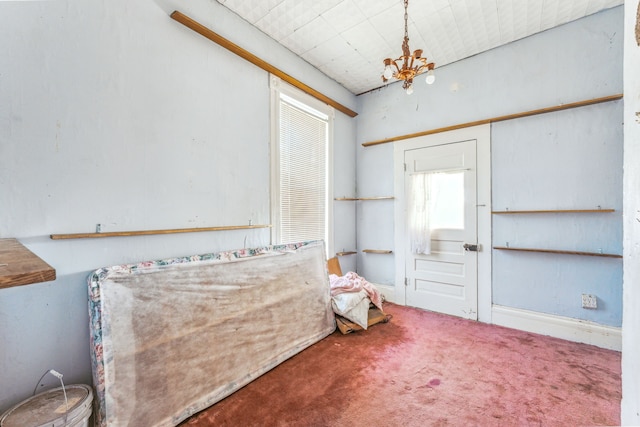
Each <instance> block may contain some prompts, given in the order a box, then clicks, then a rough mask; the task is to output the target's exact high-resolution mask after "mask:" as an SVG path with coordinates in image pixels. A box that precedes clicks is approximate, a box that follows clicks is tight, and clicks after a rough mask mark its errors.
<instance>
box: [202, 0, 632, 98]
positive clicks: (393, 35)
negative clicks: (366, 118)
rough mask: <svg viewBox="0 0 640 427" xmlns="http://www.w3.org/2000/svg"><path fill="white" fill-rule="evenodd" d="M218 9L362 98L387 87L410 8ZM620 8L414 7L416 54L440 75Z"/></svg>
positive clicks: (301, 3)
mask: <svg viewBox="0 0 640 427" xmlns="http://www.w3.org/2000/svg"><path fill="white" fill-rule="evenodd" d="M217 1H218V3H220V4H222V5H224V6H225V7H227V8H229V9H230V10H232V11H233V12H235V13H237V14H238V15H239V16H241V17H242V18H243V19H245V20H246V21H248V22H249V23H251V24H252V25H254V26H256V27H257V28H259V29H260V30H262V31H263V32H264V33H265V34H267V35H268V36H270V37H271V38H273V39H275V40H276V41H278V42H280V43H281V44H282V45H283V46H285V47H287V48H288V49H290V50H291V51H293V52H295V53H297V54H298V55H300V56H301V57H302V58H304V59H305V60H306V61H307V62H309V63H310V64H312V65H314V66H316V67H317V68H318V69H320V70H321V71H322V72H324V73H325V74H327V75H328V76H329V77H331V78H333V79H334V80H336V81H337V82H339V83H340V84H342V85H344V86H345V87H346V88H347V89H349V90H350V91H351V92H353V93H356V94H357V93H362V92H366V91H368V90H371V89H374V88H376V87H379V86H381V85H382V82H381V80H380V74H381V72H382V60H383V59H384V58H386V57H392V58H397V57H398V56H400V55H401V53H402V51H401V44H402V38H403V36H404V2H403V0H320V1H318V0H217ZM621 4H623V0H411V1H410V3H409V7H408V15H409V39H410V41H409V44H410V49H411V50H415V49H423V50H424V55H425V56H427V58H429V60H432V61H434V62H435V63H436V68H437V67H441V66H443V65H446V64H449V63H452V62H455V61H459V60H460V59H463V58H465V57H468V56H470V55H474V54H477V53H480V52H482V51H485V50H487V49H491V48H494V47H496V46H499V45H501V44H505V43H509V42H511V41H514V40H518V39H521V38H523V37H526V36H529V35H531V34H535V33H537V32H539V31H542V30H544V29H548V28H552V27H554V26H557V25H561V24H564V23H566V22H570V21H573V20H575V19H579V18H581V17H583V16H586V15H590V14H592V13H596V12H599V11H600V10H603V9H607V8H610V7H614V6H618V5H621ZM214 31H215V29H214ZM234 42H236V43H241V42H242V41H241V40H235V41H234Z"/></svg>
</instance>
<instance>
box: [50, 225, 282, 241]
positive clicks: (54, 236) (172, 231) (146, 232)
mask: <svg viewBox="0 0 640 427" xmlns="http://www.w3.org/2000/svg"><path fill="white" fill-rule="evenodd" d="M270 227H272V226H271V225H270V224H269V225H228V226H223V227H199V228H174V229H168V230H142V231H109V232H104V233H102V232H101V233H75V234H52V235H51V236H50V237H51V239H52V240H64V239H97V238H102V237H124V236H149V235H154V234H176V233H197V232H202V231H226V230H249V229H253V228H270Z"/></svg>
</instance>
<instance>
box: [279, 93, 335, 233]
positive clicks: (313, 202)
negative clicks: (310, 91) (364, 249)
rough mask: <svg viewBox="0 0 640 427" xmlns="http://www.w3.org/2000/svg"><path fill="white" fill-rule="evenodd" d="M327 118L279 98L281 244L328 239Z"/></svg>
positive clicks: (296, 103)
mask: <svg viewBox="0 0 640 427" xmlns="http://www.w3.org/2000/svg"><path fill="white" fill-rule="evenodd" d="M327 141H328V117H327V116H326V115H323V114H322V113H320V112H317V111H315V110H313V109H311V108H309V107H307V106H305V105H303V104H301V103H299V102H297V101H296V100H294V99H292V98H289V97H287V96H285V95H281V97H280V141H279V144H280V145H279V160H280V162H279V163H280V171H279V172H280V179H279V181H280V188H279V190H280V191H279V192H280V223H279V231H280V243H291V242H299V241H305V240H320V239H326V238H327V231H326V230H327V212H326V211H327V144H328V142H327Z"/></svg>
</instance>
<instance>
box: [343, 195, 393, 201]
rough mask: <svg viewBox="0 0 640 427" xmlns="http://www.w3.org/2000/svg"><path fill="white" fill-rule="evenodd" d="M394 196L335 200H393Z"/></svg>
mask: <svg viewBox="0 0 640 427" xmlns="http://www.w3.org/2000/svg"><path fill="white" fill-rule="evenodd" d="M393 199H395V197H394V196H380V197H336V198H335V199H333V200H393Z"/></svg>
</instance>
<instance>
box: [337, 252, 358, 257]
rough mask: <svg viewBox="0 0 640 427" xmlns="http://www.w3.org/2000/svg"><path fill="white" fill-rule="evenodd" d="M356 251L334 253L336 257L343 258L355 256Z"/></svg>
mask: <svg viewBox="0 0 640 427" xmlns="http://www.w3.org/2000/svg"><path fill="white" fill-rule="evenodd" d="M357 253H358V252H356V251H344V252H336V256H345V255H354V254H357Z"/></svg>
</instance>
